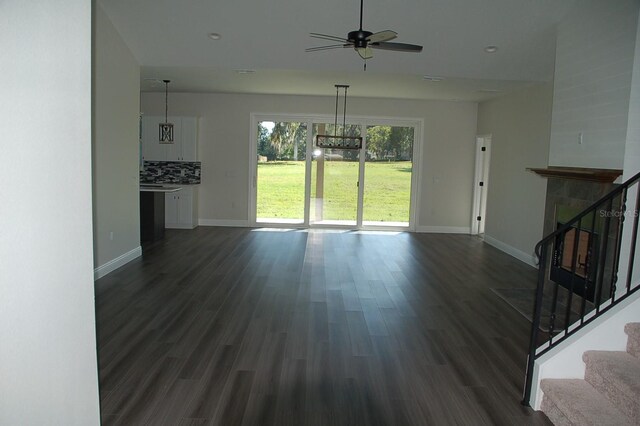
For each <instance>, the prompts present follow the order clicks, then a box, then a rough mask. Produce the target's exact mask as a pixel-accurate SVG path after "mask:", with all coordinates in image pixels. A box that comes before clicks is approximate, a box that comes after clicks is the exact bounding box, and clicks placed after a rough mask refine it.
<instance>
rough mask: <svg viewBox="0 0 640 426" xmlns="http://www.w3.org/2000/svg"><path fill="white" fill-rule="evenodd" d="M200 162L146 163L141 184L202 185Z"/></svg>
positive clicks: (141, 176)
mask: <svg viewBox="0 0 640 426" xmlns="http://www.w3.org/2000/svg"><path fill="white" fill-rule="evenodd" d="M200 170H201V163H200V162H199V161H193V162H187V161H145V162H144V164H143V167H142V169H141V170H140V183H179V184H185V185H186V184H196V183H200Z"/></svg>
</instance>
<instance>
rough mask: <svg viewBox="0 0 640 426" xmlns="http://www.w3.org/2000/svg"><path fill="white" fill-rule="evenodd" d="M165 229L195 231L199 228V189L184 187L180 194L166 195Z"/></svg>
mask: <svg viewBox="0 0 640 426" xmlns="http://www.w3.org/2000/svg"><path fill="white" fill-rule="evenodd" d="M164 200H165V201H164V202H165V208H164V212H165V216H164V217H165V221H164V224H165V227H166V228H174V229H193V228H195V227H196V226H198V217H197V216H198V189H197V188H196V187H193V186H183V187H182V189H181V190H180V191H178V192H172V193H167V194H166V195H165V199H164Z"/></svg>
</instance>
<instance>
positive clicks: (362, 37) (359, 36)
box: [347, 30, 373, 48]
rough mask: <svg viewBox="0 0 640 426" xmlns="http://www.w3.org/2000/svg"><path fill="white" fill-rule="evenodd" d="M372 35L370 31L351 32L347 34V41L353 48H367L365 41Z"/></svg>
mask: <svg viewBox="0 0 640 426" xmlns="http://www.w3.org/2000/svg"><path fill="white" fill-rule="evenodd" d="M371 34H373V33H372V32H370V31H364V30H358V31H351V32H350V33H349V34H347V40H348V41H350V42H352V43H353V45H354V47H356V48H358V47H367V43H368V41H367V39H368V38H369V36H370V35H371Z"/></svg>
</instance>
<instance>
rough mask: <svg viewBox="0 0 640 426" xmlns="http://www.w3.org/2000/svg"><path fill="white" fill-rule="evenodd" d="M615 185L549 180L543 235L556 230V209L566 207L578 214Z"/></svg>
mask: <svg viewBox="0 0 640 426" xmlns="http://www.w3.org/2000/svg"><path fill="white" fill-rule="evenodd" d="M616 186H617V185H615V184H613V183H603V182H592V181H587V180H579V179H565V178H549V180H548V182H547V199H546V205H545V212H544V235H549V234H550V233H552V232H553V231H555V230H556V224H557V218H556V209H557V208H558V206H567V207H569V208H571V210H575V211H576V212H580V211H582V210H584V209H586V208H587V207H589V206H590V205H592V204H593V203H595V202H596V201H598V200H599V199H600V198H602V197H604V196H605V195H607V194H608V193H609V192H610V191H611V190H613V188H615V187H616Z"/></svg>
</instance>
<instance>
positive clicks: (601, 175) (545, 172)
mask: <svg viewBox="0 0 640 426" xmlns="http://www.w3.org/2000/svg"><path fill="white" fill-rule="evenodd" d="M527 170H530V171H532V172H534V173H537V174H539V175H540V176H542V177H545V178H559V179H578V180H587V181H591V182H602V183H612V182H613V181H615V180H616V179H617V178H618V176H620V175H622V170H618V169H591V168H586V167H555V166H549V167H546V168H533V167H531V168H527Z"/></svg>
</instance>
